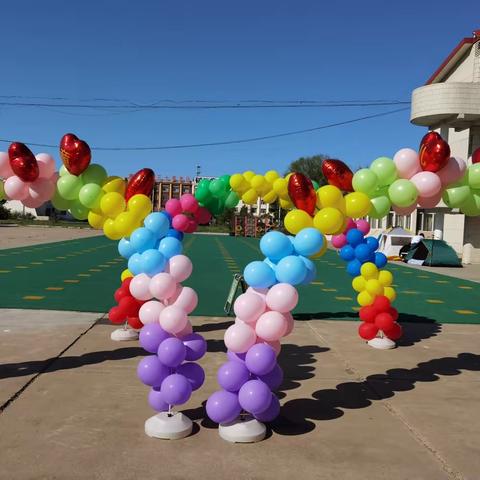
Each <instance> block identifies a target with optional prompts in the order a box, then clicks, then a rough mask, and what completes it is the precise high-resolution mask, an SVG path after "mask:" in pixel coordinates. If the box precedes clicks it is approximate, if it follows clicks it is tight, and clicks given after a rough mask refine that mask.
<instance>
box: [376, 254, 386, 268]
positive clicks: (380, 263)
mask: <svg viewBox="0 0 480 480" xmlns="http://www.w3.org/2000/svg"><path fill="white" fill-rule="evenodd" d="M374 263H375V265H376V267H377V268H383V267H384V266H385V265H386V264H387V263H388V258H387V257H386V256H385V255H384V254H383V253H381V252H376V253H375V260H374Z"/></svg>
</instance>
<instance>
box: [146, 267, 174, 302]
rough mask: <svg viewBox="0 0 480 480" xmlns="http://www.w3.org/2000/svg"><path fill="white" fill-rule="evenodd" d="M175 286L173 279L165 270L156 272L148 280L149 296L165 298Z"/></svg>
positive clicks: (171, 292)
mask: <svg viewBox="0 0 480 480" xmlns="http://www.w3.org/2000/svg"><path fill="white" fill-rule="evenodd" d="M176 288H177V282H176V281H175V279H174V278H173V277H172V275H170V274H169V273H166V272H161V273H157V274H156V275H155V276H154V277H153V278H152V279H151V280H150V294H151V296H150V298H152V296H153V297H155V298H158V300H166V299H167V298H169V297H171V296H172V295H173V294H174V293H175V290H176Z"/></svg>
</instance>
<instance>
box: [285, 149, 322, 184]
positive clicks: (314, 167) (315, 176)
mask: <svg viewBox="0 0 480 480" xmlns="http://www.w3.org/2000/svg"><path fill="white" fill-rule="evenodd" d="M327 158H329V157H327V156H326V155H322V154H320V155H314V156H313V157H300V158H299V159H298V160H295V161H294V162H292V163H291V164H290V165H289V166H288V169H287V172H286V174H287V173H290V172H298V173H303V174H304V175H306V176H307V177H308V178H310V180H315V181H316V182H317V183H318V184H319V185H326V184H327V181H326V180H325V177H324V176H323V173H322V162H323V161H324V160H326V159H327Z"/></svg>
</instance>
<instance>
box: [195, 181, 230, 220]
mask: <svg viewBox="0 0 480 480" xmlns="http://www.w3.org/2000/svg"><path fill="white" fill-rule="evenodd" d="M195 198H196V199H197V200H198V202H199V204H200V206H201V207H205V208H206V209H207V210H208V211H209V212H210V213H211V214H212V215H218V214H220V213H222V212H223V210H225V208H234V207H236V205H237V203H238V201H239V197H238V195H237V194H236V193H235V192H234V191H232V188H231V187H230V175H223V176H221V177H219V178H214V179H207V178H203V179H202V180H200V181H199V182H198V185H197V187H196V189H195Z"/></svg>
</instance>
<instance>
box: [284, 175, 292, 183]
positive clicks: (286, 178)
mask: <svg viewBox="0 0 480 480" xmlns="http://www.w3.org/2000/svg"><path fill="white" fill-rule="evenodd" d="M293 173H294V172H290V173H287V175H286V176H285V180H286V181H287V183H288V181H289V180H290V177H291V176H292V175H293Z"/></svg>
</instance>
